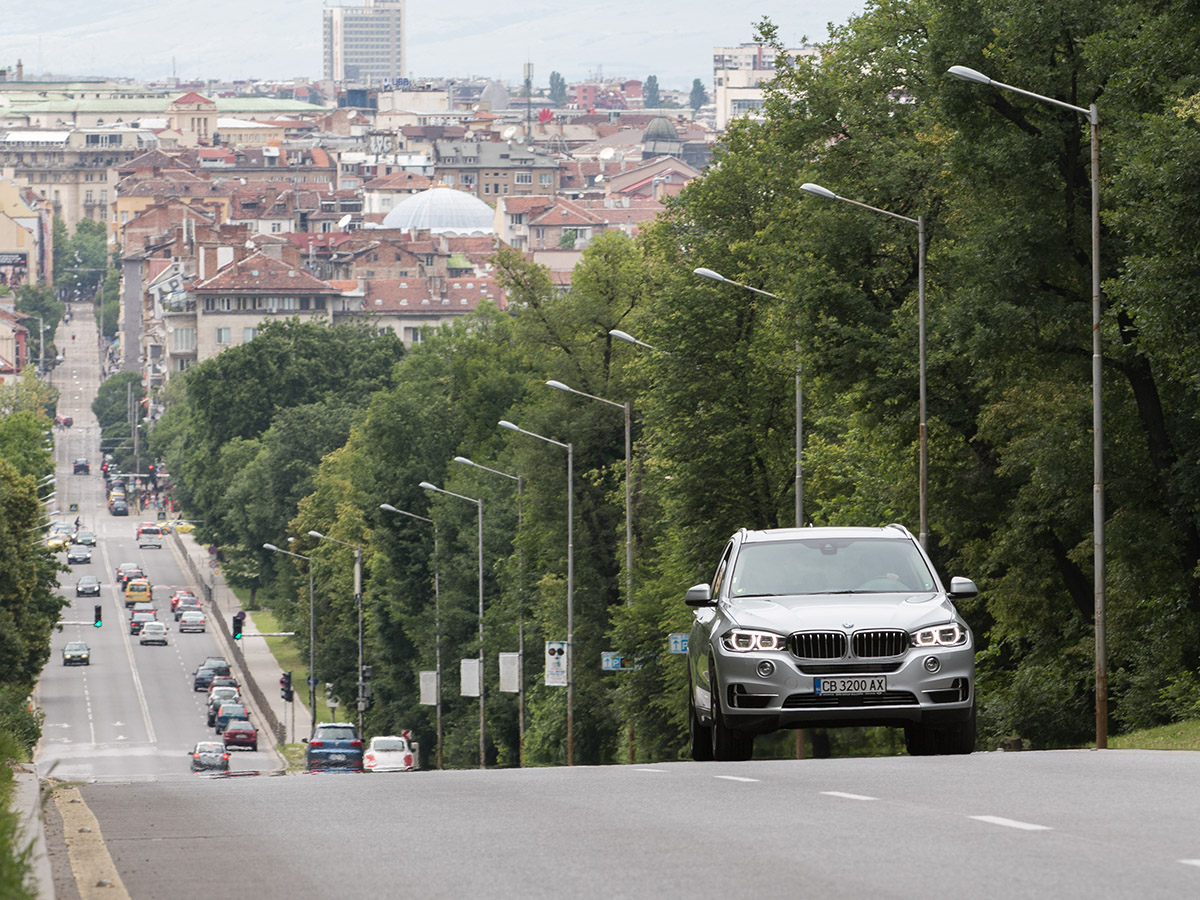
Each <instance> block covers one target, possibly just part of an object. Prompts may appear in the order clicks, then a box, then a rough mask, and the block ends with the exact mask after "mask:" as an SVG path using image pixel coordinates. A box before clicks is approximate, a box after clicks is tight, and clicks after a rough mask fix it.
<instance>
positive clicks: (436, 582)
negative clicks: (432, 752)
mask: <svg viewBox="0 0 1200 900" xmlns="http://www.w3.org/2000/svg"><path fill="white" fill-rule="evenodd" d="M379 508H380V509H382V510H386V511H387V512H390V513H398V514H399V515H402V516H408V517H409V518H411V519H419V520H420V521H422V522H428V523H429V524H430V525H433V557H434V559H435V560H436V559H437V555H438V532H437V525H436V524H434V521H433V519H429V518H426V517H425V516H418V515H417V514H416V513H411V512H409V511H408V510H405V509H397V508H396V507H394V506H392V504H390V503H380V504H379ZM441 593H442V592H441V578H440V573H439V571H438V569H437V567H436V566H434V569H433V663H434V668H435V669H436V670H437V672H436V675H437V697H436V698H435V699H436V700H437V704H436V709H437V767H438V768H439V769H440V768H441V767H442V600H441Z"/></svg>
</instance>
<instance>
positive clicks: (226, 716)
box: [213, 701, 250, 733]
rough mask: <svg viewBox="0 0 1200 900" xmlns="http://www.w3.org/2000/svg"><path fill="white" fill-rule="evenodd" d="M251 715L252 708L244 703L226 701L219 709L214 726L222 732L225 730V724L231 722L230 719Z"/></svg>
mask: <svg viewBox="0 0 1200 900" xmlns="http://www.w3.org/2000/svg"><path fill="white" fill-rule="evenodd" d="M249 717H250V710H248V709H247V708H246V705H245V704H244V703H233V702H230V701H226V702H224V703H222V704H221V706H220V707H219V708H218V709H217V717H216V719H214V720H213V726H214V727H215V728H216V729H217V732H218V733H220V732H223V731H224V730H225V726H226V725H228V724H229V720H230V719H247V718H249Z"/></svg>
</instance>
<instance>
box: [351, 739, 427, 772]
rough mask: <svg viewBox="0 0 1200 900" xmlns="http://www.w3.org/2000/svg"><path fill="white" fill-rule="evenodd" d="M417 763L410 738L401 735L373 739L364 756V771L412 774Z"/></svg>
mask: <svg viewBox="0 0 1200 900" xmlns="http://www.w3.org/2000/svg"><path fill="white" fill-rule="evenodd" d="M416 763H417V757H416V754H415V753H414V752H413V749H412V746H411V745H410V744H409V743H408V738H405V737H403V736H399V735H387V736H385V737H380V736H376V737H373V738H371V742H370V743H369V744H367V752H366V753H364V754H363V769H365V770H366V771H368V772H411V771H412V770H413V768H414V767H415V766H416Z"/></svg>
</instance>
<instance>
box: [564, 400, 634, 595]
mask: <svg viewBox="0 0 1200 900" xmlns="http://www.w3.org/2000/svg"><path fill="white" fill-rule="evenodd" d="M546 384H547V385H548V386H549V387H552V388H554V389H555V390H558V391H566V392H567V393H568V394H578V395H579V396H580V397H587V398H588V399H589V400H597V401H599V402H600V403H607V404H608V405H609V406H615V407H616V408H617V409H620V410H624V411H625V605H626V606H633V477H632V475H631V473H630V460H632V458H633V441H632V438H631V432H630V420H631V419H632V416H633V407H632V405H631V404H630V402H629V401H628V400H626V401H625V402H624V403H617V402H616V401H615V400H606V399H605V398H603V397H597V396H596V395H595V394H589V393H587V392H585V391H580V390H576V389H575V388H573V387H568V386H567V385H565V384H563V383H562V382H561V381H547V382H546Z"/></svg>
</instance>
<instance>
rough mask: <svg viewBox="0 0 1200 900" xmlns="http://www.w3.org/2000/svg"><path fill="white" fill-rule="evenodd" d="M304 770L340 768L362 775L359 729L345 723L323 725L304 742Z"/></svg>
mask: <svg viewBox="0 0 1200 900" xmlns="http://www.w3.org/2000/svg"><path fill="white" fill-rule="evenodd" d="M304 743H306V744H307V745H308V746H307V748H305V751H304V767H305V769H307V770H308V771H309V772H325V771H329V770H335V769H342V770H348V771H351V772H361V771H362V768H363V745H362V740H360V739H359V736H358V730H357V729H356V728H355V727H354V726H353V725H350V724H348V723H343V722H333V723H329V722H323V723H321V724H319V725H317V726H316V727H315V728H314V729H313V734H312V737H311V738H307V739H305V741H304Z"/></svg>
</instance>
